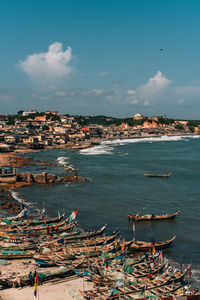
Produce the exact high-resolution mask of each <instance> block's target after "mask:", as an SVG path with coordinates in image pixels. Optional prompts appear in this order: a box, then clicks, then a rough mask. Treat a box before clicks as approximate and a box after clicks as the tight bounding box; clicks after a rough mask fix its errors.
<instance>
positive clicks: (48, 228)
mask: <svg viewBox="0 0 200 300" xmlns="http://www.w3.org/2000/svg"><path fill="white" fill-rule="evenodd" d="M49 233H50V226H49V225H47V234H49Z"/></svg>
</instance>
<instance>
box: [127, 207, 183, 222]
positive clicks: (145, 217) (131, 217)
mask: <svg viewBox="0 0 200 300" xmlns="http://www.w3.org/2000/svg"><path fill="white" fill-rule="evenodd" d="M179 214H180V210H178V211H176V212H175V213H173V214H164V215H154V214H152V215H143V216H139V215H138V214H136V215H130V214H128V218H129V221H134V222H139V221H160V220H170V219H173V218H175V217H176V216H177V215H179Z"/></svg>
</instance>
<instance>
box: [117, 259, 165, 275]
mask: <svg viewBox="0 0 200 300" xmlns="http://www.w3.org/2000/svg"><path fill="white" fill-rule="evenodd" d="M164 267H165V263H163V264H159V263H157V264H156V265H154V266H153V267H151V266H150V264H148V263H145V262H143V263H140V264H137V265H135V266H131V267H130V266H128V267H127V266H124V267H123V272H126V273H128V274H132V275H133V276H134V277H135V278H142V277H146V276H148V274H149V272H150V273H151V275H154V274H157V273H160V272H161V271H162V269H163V268H164Z"/></svg>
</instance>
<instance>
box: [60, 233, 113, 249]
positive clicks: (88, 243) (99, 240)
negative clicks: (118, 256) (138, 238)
mask: <svg viewBox="0 0 200 300" xmlns="http://www.w3.org/2000/svg"><path fill="white" fill-rule="evenodd" d="M118 235H119V232H117V233H115V234H113V235H111V236H103V237H96V238H91V239H86V240H84V241H81V242H79V241H73V243H66V244H65V247H66V248H67V249H69V248H77V247H79V248H85V247H92V246H100V245H102V244H107V245H108V244H110V243H112V242H113V241H114V240H115V239H116V238H117V237H118Z"/></svg>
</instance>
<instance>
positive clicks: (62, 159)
mask: <svg viewBox="0 0 200 300" xmlns="http://www.w3.org/2000/svg"><path fill="white" fill-rule="evenodd" d="M68 159H69V157H67V156H60V157H58V158H57V160H56V161H57V162H58V164H59V165H62V166H66V165H67V164H68V163H69V162H68Z"/></svg>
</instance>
